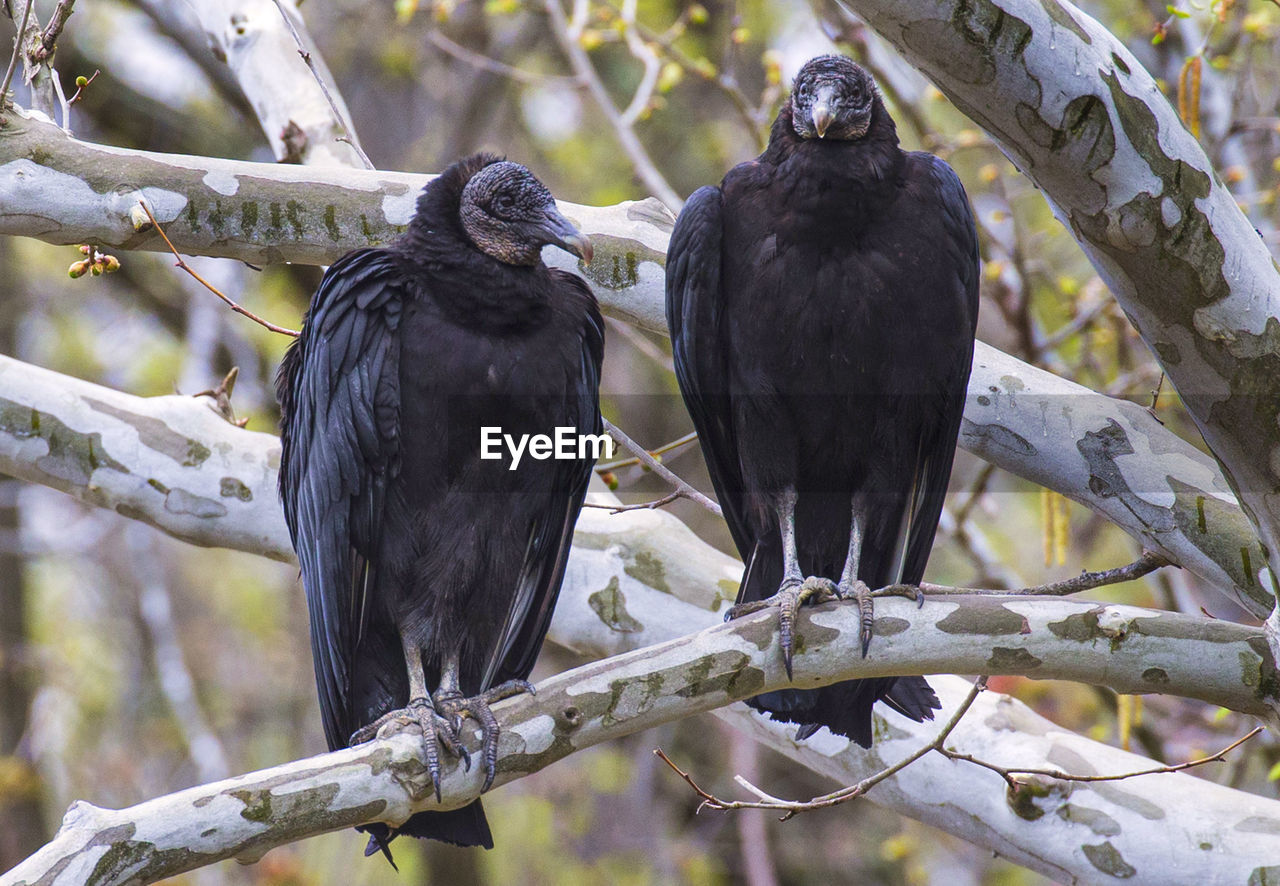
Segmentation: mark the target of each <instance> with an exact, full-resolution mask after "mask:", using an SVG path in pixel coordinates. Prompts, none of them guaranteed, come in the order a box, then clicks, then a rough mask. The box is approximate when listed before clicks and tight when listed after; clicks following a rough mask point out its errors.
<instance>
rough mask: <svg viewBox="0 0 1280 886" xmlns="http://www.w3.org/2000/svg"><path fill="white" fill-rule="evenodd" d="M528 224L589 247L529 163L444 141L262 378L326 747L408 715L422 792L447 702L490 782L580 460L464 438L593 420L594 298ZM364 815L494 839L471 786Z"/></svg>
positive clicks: (452, 736)
mask: <svg viewBox="0 0 1280 886" xmlns="http://www.w3.org/2000/svg"><path fill="white" fill-rule="evenodd" d="M546 244H554V245H556V246H559V247H561V248H563V249H565V250H568V251H569V252H572V253H573V254H575V255H577V256H579V257H581V258H583V259H585V260H587V261H589V260H590V257H591V244H590V242H589V241H588V240H587V239H586V238H585V237H584V236H583V235H582V234H581V233H579V232H578V231H577V230H576V229H575V228H574V227H573V225H571V224H570V223H569V221H568V220H566V219H565V218H564V216H562V215H561V214H560V213H559V212H558V211H557V210H556V204H555V201H554V199H553V198H552V196H551V194H550V192H549V191H548V190H547V189H546V187H544V186H543V184H542V183H541V182H540V181H538V179H536V178H535V177H534V176H533V174H532V173H530V172H529V170H527V169H525V168H524V167H523V166H521V165H519V164H517V163H512V162H508V161H504V160H501V159H500V158H498V157H495V156H493V155H488V154H477V155H475V156H472V157H468V158H466V159H464V160H460V161H459V162H457V163H455V164H453V165H452V166H451V167H449V168H448V169H447V170H445V171H444V172H443V173H442V174H441V175H440V176H439V177H438V178H436V179H434V180H433V181H431V182H430V183H429V184H428V185H427V186H426V188H425V189H424V190H423V192H422V195H421V196H420V197H419V198H418V203H417V210H416V212H415V214H414V216H413V219H412V221H411V222H410V223H409V228H408V230H407V231H406V232H405V234H404V235H403V236H402V237H400V238H399V239H398V240H396V241H395V242H393V243H392V244H390V245H389V246H387V247H385V248H371V249H359V250H356V251H354V252H350V253H348V254H347V255H345V256H343V257H342V258H341V259H339V260H338V261H337V262H335V263H334V264H333V265H332V266H331V267H330V268H329V269H328V271H327V272H326V273H325V275H324V279H323V280H322V281H321V283H320V287H319V289H317V291H316V293H315V296H314V298H313V299H312V302H311V306H310V308H309V310H308V312H307V316H306V321H305V324H304V328H303V330H302V334H301V335H300V336H299V337H298V339H297V341H296V342H295V343H294V344H293V346H292V347H291V348H290V349H289V352H288V354H287V355H286V357H285V359H284V362H283V364H282V365H281V367H280V374H279V378H278V381H277V387H278V395H279V399H280V407H281V415H282V419H281V442H282V447H283V448H282V453H281V466H280V496H281V498H282V500H283V502H284V512H285V518H286V520H287V521H288V524H289V531H290V534H291V536H292V539H293V545H294V549H295V550H296V551H297V552H298V561H299V563H300V565H301V572H302V583H303V586H304V588H305V590H306V596H307V607H308V610H309V614H310V618H311V648H312V654H313V657H314V663H315V672H316V683H317V685H318V687H319V691H320V710H321V714H322V715H323V718H324V730H325V737H326V739H327V740H328V744H329V748H330V749H331V750H333V749H338V748H345V747H348V746H349V745H350V744H355V743H358V742H359V741H363V740H368V739H370V738H372V737H374V736H375V735H377V734H379V730H382V734H387V733H388V732H390V731H396V730H399V729H404V728H408V729H411V730H421V732H422V734H423V737H424V739H425V742H426V747H427V754H428V761H429V765H430V770H431V773H430V774H431V777H432V780H433V781H434V782H435V787H436V793H437V796H438V795H439V791H440V784H439V778H440V771H439V760H440V748H441V747H444V748H445V749H447V750H449V751H450V752H452V753H454V754H456V755H459V756H461V757H463V759H464V760H465V762H466V763H467V765H468V766H469V765H470V758H469V756H468V755H467V753H466V751H465V749H464V748H463V747H462V744H461V741H460V738H459V732H460V729H461V725H462V723H463V721H464V719H465V718H471V719H474V720H476V721H477V722H478V723H480V725H481V727H482V729H483V734H484V745H483V747H484V751H483V756H484V759H483V763H484V766H485V768H486V777H485V783H484V787H485V789H488V787H489V785H490V784H491V783H492V781H493V777H494V770H495V765H496V758H497V739H498V732H499V727H498V724H497V721H496V720H495V719H494V717H493V714H492V713H491V711H490V710H489V704H490V703H491V702H493V701H495V700H497V699H501V698H506V697H509V696H511V695H513V694H517V693H519V692H523V691H527V690H528V689H530V687H529V684H528V683H526V682H525V680H526V678H527V677H528V676H529V672H530V670H531V669H532V668H533V663H534V659H535V658H536V657H537V655H538V649H539V647H540V646H541V644H542V639H543V637H544V635H545V634H546V631H547V625H548V623H549V622H550V620H551V610H552V607H553V606H554V604H555V600H556V595H557V593H558V592H559V589H560V583H561V580H562V578H563V577H564V568H565V560H566V559H567V557H568V554H569V543H570V538H571V536H572V533H573V525H574V522H575V521H576V520H577V517H578V512H579V510H580V509H581V507H582V500H583V496H584V495H585V493H586V488H587V481H588V479H589V477H590V474H591V465H592V461H593V460H592V459H591V458H588V457H586V456H587V455H589V454H590V453H589V451H588V450H587V449H585V448H583V447H571V448H574V451H575V453H577V454H575V457H573V458H569V459H554V458H553V459H537V458H532V457H525V458H523V459H521V460H520V461H519V462H518V466H517V465H516V464H515V463H514V461H513V460H512V459H509V458H497V459H495V458H493V455H494V452H493V447H487V449H488V457H487V458H482V455H484V454H485V451H486V447H483V446H482V434H483V433H486V432H484V431H482V429H484V428H500V429H501V432H502V433H506V434H510V435H512V437H513V439H519V437H520V435H522V434H546V435H552V434H553V433H558V432H557V431H556V429H557V428H568V429H572V432H573V435H579V434H581V435H588V434H589V435H597V434H600V433H601V421H600V412H599V405H598V389H599V381H600V363H601V360H602V357H603V348H604V327H603V323H602V321H601V317H600V312H599V308H598V307H597V305H596V301H595V297H594V296H593V295H592V294H591V291H590V289H588V288H587V285H586V284H585V283H584V282H583V281H582V279H581V278H580V277H578V276H576V275H574V274H570V273H568V272H565V271H560V270H555V269H549V268H547V266H546V265H544V264H543V263H542V260H541V251H542V247H543V246H544V245H546ZM487 433H492V432H491V431H490V432H487ZM557 439H558V437H557ZM562 448H563V447H562ZM559 454H564V452H560V453H559ZM579 455H580V456H581V457H579ZM362 829H363V830H367V831H368V832H369V833H370V834H371V837H370V840H369V847H368V849H367V850H366V853H365V854H366V855H368V854H372V853H373V852H375V851H377V850H379V849H381V850H382V851H384V853H386V855H387V857H388V859H389V858H390V852H389V851H388V850H387V844H388V842H389V841H390V840H391V839H392V838H393V837H395V836H396V835H397V834H411V835H413V836H415V837H431V838H434V839H438V840H444V841H446V842H450V843H454V844H458V845H463V846H475V845H480V846H485V847H486V848H491V847H492V846H493V838H492V836H491V835H490V832H489V826H488V823H487V821H486V820H485V817H484V812H483V811H482V809H481V806H480V802H479V801H476V802H475V803H472V804H471V805H469V806H467V807H464V808H462V809H458V810H454V811H449V812H422V813H418V814H416V815H414V816H413V817H412V818H410V819H409V820H408V821H407V822H405V823H404V824H402V825H400V826H399V827H398V828H391V827H389V826H388V825H386V824H381V823H374V824H370V825H367V826H365V827H364V828H362Z"/></svg>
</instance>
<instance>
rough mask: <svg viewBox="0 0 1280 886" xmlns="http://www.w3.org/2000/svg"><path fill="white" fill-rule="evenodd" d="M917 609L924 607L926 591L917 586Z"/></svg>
mask: <svg viewBox="0 0 1280 886" xmlns="http://www.w3.org/2000/svg"><path fill="white" fill-rule="evenodd" d="M916 609H924V591H922V590H920V589H919V588H916Z"/></svg>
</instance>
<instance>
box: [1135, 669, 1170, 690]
mask: <svg viewBox="0 0 1280 886" xmlns="http://www.w3.org/2000/svg"><path fill="white" fill-rule="evenodd" d="M1142 679H1143V680H1144V681H1145V682H1147V683H1151V684H1153V685H1155V686H1164V685H1166V684H1168V682H1169V674H1168V672H1166V671H1165V669H1164V668H1147V669H1146V670H1145V671H1143V672H1142Z"/></svg>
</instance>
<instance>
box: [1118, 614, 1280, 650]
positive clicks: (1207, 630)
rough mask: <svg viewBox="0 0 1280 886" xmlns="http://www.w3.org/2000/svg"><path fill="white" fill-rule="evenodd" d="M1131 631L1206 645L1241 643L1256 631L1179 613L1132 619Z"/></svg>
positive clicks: (1230, 623) (1227, 622)
mask: <svg viewBox="0 0 1280 886" xmlns="http://www.w3.org/2000/svg"><path fill="white" fill-rule="evenodd" d="M1129 629H1130V630H1131V631H1135V632H1137V633H1139V634H1144V635H1146V636H1148V637H1170V638H1173V639H1179V638H1182V637H1188V638H1191V639H1195V640H1199V641H1201V642H1204V643H1239V642H1240V641H1241V640H1244V639H1245V638H1246V637H1248V636H1249V635H1250V633H1251V632H1252V631H1254V630H1256V628H1248V627H1245V626H1244V625H1238V624H1235V623H1233V622H1229V621H1213V620H1210V619H1202V618H1194V617H1192V616H1189V615H1182V614H1181V613H1177V612H1170V613H1167V614H1165V615H1159V616H1155V617H1152V618H1135V619H1132V620H1131V621H1130V622H1129Z"/></svg>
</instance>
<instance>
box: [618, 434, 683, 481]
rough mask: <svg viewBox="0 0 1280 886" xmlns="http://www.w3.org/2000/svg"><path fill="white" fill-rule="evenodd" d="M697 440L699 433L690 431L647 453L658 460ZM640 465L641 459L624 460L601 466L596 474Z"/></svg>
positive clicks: (648, 450)
mask: <svg viewBox="0 0 1280 886" xmlns="http://www.w3.org/2000/svg"><path fill="white" fill-rule="evenodd" d="M697 439H698V434H697V432H696V431H690V432H689V433H687V434H685V435H684V436H683V437H677V438H676V439H674V440H672V441H671V442H670V443H663V444H662V445H661V446H659V447H658V448H657V449H647V450H645V451H646V452H648V453H649V454H650V455H652V456H653V457H654V458H657V457H658V456H659V455H662V454H663V453H664V452H670V451H671V450H673V449H679V448H680V447H681V446H685V445H687V444H689V443H692V442H693V441H694V440H697ZM638 464H640V459H638V458H624V459H622V460H621V461H611V462H609V463H608V464H607V465H600V466H599V467H598V468H596V473H598V474H607V473H609V472H610V471H616V470H618V469H620V468H629V467H631V466H632V465H638Z"/></svg>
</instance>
